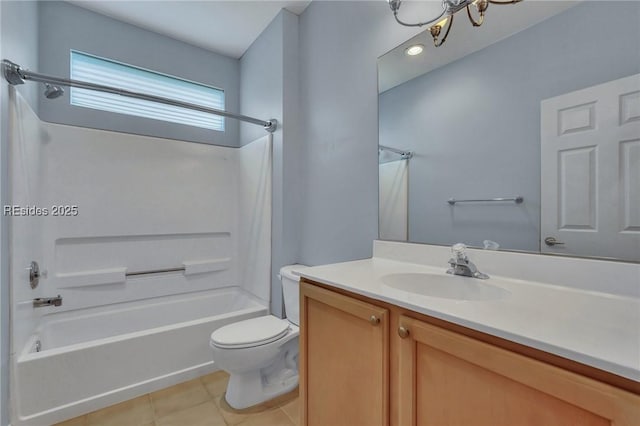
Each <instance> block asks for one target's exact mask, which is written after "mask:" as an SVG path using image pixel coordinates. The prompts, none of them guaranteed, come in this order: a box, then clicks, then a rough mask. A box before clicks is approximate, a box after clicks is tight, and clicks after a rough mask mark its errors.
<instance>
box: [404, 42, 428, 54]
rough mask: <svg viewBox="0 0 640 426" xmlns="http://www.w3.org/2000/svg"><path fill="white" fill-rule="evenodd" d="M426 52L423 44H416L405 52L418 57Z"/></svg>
mask: <svg viewBox="0 0 640 426" xmlns="http://www.w3.org/2000/svg"><path fill="white" fill-rule="evenodd" d="M423 50H424V46H423V45H421V44H414V45H413V46H409V47H408V48H407V49H406V50H405V51H404V52H405V53H406V54H407V55H409V56H416V55H419V54H421V53H422V51H423Z"/></svg>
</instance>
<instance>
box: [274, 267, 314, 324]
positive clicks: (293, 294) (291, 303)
mask: <svg viewBox="0 0 640 426" xmlns="http://www.w3.org/2000/svg"><path fill="white" fill-rule="evenodd" d="M305 268H308V266H305V265H287V266H283V267H282V268H281V269H280V281H281V282H282V294H283V295H284V310H285V314H286V315H287V319H288V320H289V321H290V322H292V323H293V324H295V325H300V283H299V281H300V276H298V275H297V274H295V272H297V271H301V270H303V269H305Z"/></svg>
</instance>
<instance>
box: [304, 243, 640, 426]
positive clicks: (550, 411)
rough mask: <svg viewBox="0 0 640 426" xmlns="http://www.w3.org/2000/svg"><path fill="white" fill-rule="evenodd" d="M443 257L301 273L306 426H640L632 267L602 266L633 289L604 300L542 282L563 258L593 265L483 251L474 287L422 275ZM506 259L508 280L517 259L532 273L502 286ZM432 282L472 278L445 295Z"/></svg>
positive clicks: (386, 252) (385, 256)
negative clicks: (483, 276) (481, 274)
mask: <svg viewBox="0 0 640 426" xmlns="http://www.w3.org/2000/svg"><path fill="white" fill-rule="evenodd" d="M403 251H404V253H403ZM391 253H396V254H393V255H390V254H391ZM397 253H400V254H397ZM446 253H447V250H446V248H445V247H435V246H417V245H411V244H399V243H388V242H376V243H375V244H374V257H373V258H372V259H366V260H362V261H355V262H346V263H341V264H335V265H326V266H320V267H315V268H310V269H308V270H305V271H304V272H303V273H302V279H301V283H300V299H301V334H300V351H301V358H300V366H301V371H300V393H301V402H302V405H301V410H302V424H304V425H307V426H315V425H328V424H331V425H355V426H357V425H393V426H407V425H439V426H441V425H568V424H575V425H608V424H615V425H629V426H631V425H637V424H640V380H639V378H640V356H639V353H640V333H639V332H638V331H639V330H640V323H639V322H638V315H640V309H638V308H639V307H640V299H639V298H638V297H637V295H635V291H637V288H636V287H637V286H638V285H639V284H633V283H634V281H633V278H634V276H635V277H638V275H636V274H638V271H640V269H638V268H639V267H640V266H639V265H633V264H623V263H618V264H615V263H614V262H603V263H602V264H599V265H596V266H599V270H603V269H604V270H607V268H608V267H615V266H616V265H617V266H618V267H619V268H621V269H622V272H620V271H619V273H618V274H617V275H616V276H615V277H616V279H622V280H626V279H627V278H629V279H630V280H629V281H627V283H631V284H632V285H631V286H630V287H632V288H626V290H625V289H620V290H621V291H619V292H618V294H612V293H601V292H598V291H594V290H595V289H594V288H590V289H588V290H587V289H585V288H582V287H575V286H573V287H564V286H558V285H553V283H551V284H550V283H548V282H547V283H545V281H549V280H544V278H545V274H548V276H556V277H558V276H562V275H563V271H562V268H563V266H562V263H563V262H568V263H569V265H565V266H568V267H569V268H573V269H574V270H575V268H576V264H572V262H578V263H580V264H582V266H583V267H584V268H590V267H591V266H594V265H591V264H589V262H591V263H594V262H595V261H588V260H584V259H556V258H553V257H549V256H537V257H538V258H539V259H531V257H534V255H527V254H516V253H495V252H494V253H482V252H480V251H477V252H474V253H471V254H470V257H472V258H474V257H475V258H477V260H478V262H477V263H478V267H479V268H482V267H483V263H484V264H485V265H486V269H487V270H486V272H488V273H489V275H490V276H491V277H492V278H489V279H488V280H477V279H474V278H463V277H452V276H447V275H446V274H445V273H444V271H445V270H446V268H445V267H441V268H434V267H433V266H432V265H429V263H430V262H431V261H432V259H434V258H436V257H439V256H440V255H442V254H445V256H446ZM394 256H397V257H402V258H403V259H402V261H398V259H393V257H394ZM518 256H521V258H520V259H518ZM500 258H502V259H501V260H500V261H498V262H495V260H496V259H500ZM418 259H422V260H421V261H420V262H418ZM424 259H427V261H426V262H423V260H424ZM514 259H515V260H514ZM474 260H475V259H474ZM480 260H482V261H483V262H480ZM503 261H506V262H507V263H508V264H509V265H512V266H511V268H512V270H510V267H509V266H508V265H507V266H503V270H504V271H505V272H506V276H510V275H511V276H514V275H517V274H516V273H515V272H513V271H515V270H517V269H518V266H519V265H518V262H524V263H527V264H530V263H531V262H533V265H532V266H534V267H533V268H531V270H532V271H533V270H537V271H538V272H537V274H539V275H537V276H536V275H535V274H536V273H535V272H532V273H531V275H533V276H532V277H531V278H530V279H533V280H535V282H532V281H523V280H521V279H518V278H506V277H505V276H504V275H503V276H498V275H497V274H495V273H494V271H495V270H496V268H499V267H500V266H499V264H500V263H503V265H504V262H503ZM536 261H538V262H542V264H536ZM558 261H560V262H559V263H558ZM413 262H415V263H413ZM442 262H443V264H446V257H444V258H442ZM513 262H515V263H516V264H515V265H513ZM524 263H523V264H524ZM596 263H598V262H596ZM609 263H612V264H613V265H609ZM554 265H555V266H554ZM520 266H521V265H520ZM586 272H587V273H588V272H589V271H586ZM626 274H628V275H626ZM576 275H580V274H576ZM592 275H596V276H595V277H593V278H594V279H598V278H599V277H598V276H597V275H598V274H597V273H596V274H592ZM390 277H391V278H390ZM420 280H421V282H422V287H420V286H418V285H417V284H416V283H417V282H418V281H420ZM439 280H440V281H442V282H443V283H444V284H445V285H449V286H451V287H454V288H459V285H461V284H462V285H465V283H467V281H460V280H472V281H471V282H468V284H467V285H468V288H467V289H462V290H459V289H458V290H456V291H453V292H449V293H447V292H446V291H445V293H442V291H443V290H442V288H440V289H438V285H439V282H438V281H439ZM446 280H450V281H446ZM550 280H551V279H550ZM403 281H405V284H406V282H408V284H406V285H399V284H403ZM430 281H431V282H432V283H435V284H434V285H433V286H431V285H430ZM475 281H478V282H479V284H482V285H481V286H480V287H476V286H475ZM636 282H637V280H636ZM584 285H585V286H587V287H588V286H589V283H584ZM592 285H597V284H592ZM483 286H487V287H486V288H485V287H483ZM612 287H613V285H612ZM434 288H435V290H434ZM478 288H480V290H478ZM492 288H493V289H492ZM425 289H426V290H425ZM622 290H625V291H622ZM431 291H435V292H436V293H437V292H440V293H438V295H437V296H433V295H430V294H429V292H431ZM568 301H571V303H567V302H568Z"/></svg>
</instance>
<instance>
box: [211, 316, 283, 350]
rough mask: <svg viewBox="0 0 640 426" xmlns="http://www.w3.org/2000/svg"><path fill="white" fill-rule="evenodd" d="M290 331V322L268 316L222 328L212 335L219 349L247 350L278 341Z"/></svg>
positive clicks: (212, 340) (212, 339)
mask: <svg viewBox="0 0 640 426" xmlns="http://www.w3.org/2000/svg"><path fill="white" fill-rule="evenodd" d="M288 331H289V322H288V321H285V320H281V319H280V318H276V317H274V316H273V315H267V316H264V317H258V318H251V319H248V320H244V321H239V322H236V323H233V324H229V325H225V326H224V327H220V328H219V329H217V330H216V331H214V332H213V333H211V343H213V344H214V345H216V346H217V347H219V348H247V347H251V346H258V345H265V344H267V343H271V342H273V341H276V340H278V339H280V338H281V337H283V336H284V335H285V334H287V332H288Z"/></svg>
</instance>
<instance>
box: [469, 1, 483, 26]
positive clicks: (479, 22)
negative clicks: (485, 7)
mask: <svg viewBox="0 0 640 426" xmlns="http://www.w3.org/2000/svg"><path fill="white" fill-rule="evenodd" d="M467 16H469V21H471V24H472V25H473V26H474V27H479V26H480V25H482V23H483V22H484V12H480V19H479V20H477V21H476V20H475V19H473V16H471V9H470V8H469V5H467Z"/></svg>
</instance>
